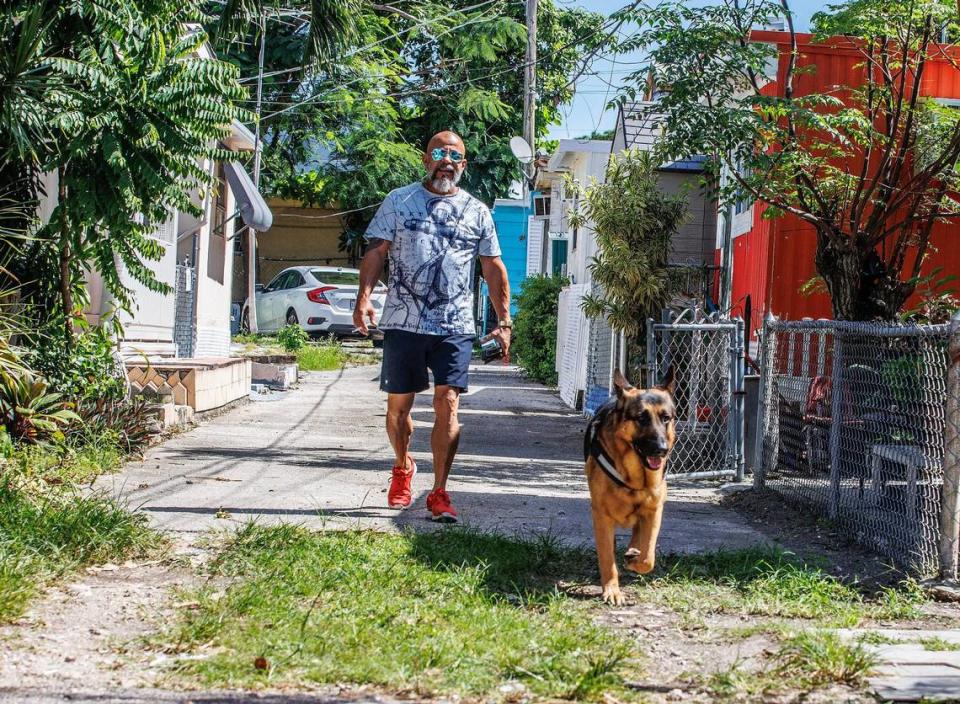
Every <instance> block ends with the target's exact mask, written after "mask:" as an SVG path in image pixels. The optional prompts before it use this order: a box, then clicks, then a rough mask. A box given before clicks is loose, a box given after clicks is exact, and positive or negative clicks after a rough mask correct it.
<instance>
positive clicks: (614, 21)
mask: <svg viewBox="0 0 960 704" xmlns="http://www.w3.org/2000/svg"><path fill="white" fill-rule="evenodd" d="M611 24H614V25H616V29H615V30H614V31H618V30H619V26H620V24H621V23H620V22H619V21H618V20H617V19H615V18H612V19H611V18H608V19H607V20H606V21H605V22H604V23H603V24H601V25H600V26H599V27H597V28H596V29H594V30H591V31H590V32H588V33H587V34H585V35H584V36H582V37H577V38H575V39H572V40H570V41H569V42H567V43H566V44H563V45H561V46H559V47H557V48H556V49H554V50H552V51H550V52H547V53H546V54H543V55H541V56H538V57H537V60H536V61H535V62H533V63H534V64H539V63H541V62H543V61H544V60H546V59H547V58H550V57H552V56H554V55H556V54H557V53H559V52H561V51H563V50H565V49H568V48H570V47H571V46H574V45H575V44H578V43H580V42H583V41H586V40H587V39H590V38H591V37H593V36H595V35H596V34H598V33H600V32H601V31H604V30H606V29H607V28H608V27H609V26H610V25H611ZM528 63H530V62H527V61H523V62H522V63H521V64H519V65H512V66H508V67H506V68H502V69H498V70H495V71H490V72H488V73H486V74H484V75H481V76H478V77H472V78H468V79H466V80H463V81H458V82H456V83H448V84H446V85H444V86H438V87H437V88H423V89H417V90H413V91H407V92H403V91H401V92H397V93H383V94H381V95H379V96H376V97H380V98H408V97H412V96H414V95H422V94H424V93H431V92H434V91H436V90H441V89H442V90H449V89H451V88H457V87H459V86H462V85H466V84H468V83H471V82H473V81H476V80H483V79H485V78H491V77H493V76H499V75H501V74H504V73H509V72H512V71H517V70H519V69H526V67H527V65H528ZM354 82H355V81H354ZM321 97H323V95H322V94H317V95H315V96H312V97H310V98H307V99H306V100H302V101H300V102H297V103H293V104H291V105H290V106H289V107H286V108H284V109H282V110H277V111H275V112H272V113H269V114H267V115H264V116H263V118H262V119H263V120H268V119H270V118H272V117H276V116H277V115H281V114H283V113H286V112H289V111H290V110H293V109H295V108H297V107H299V106H302V105H306V104H307V103H313V102H316V101H317V99H318V98H321ZM332 102H337V101H336V100H331V101H323V102H320V103H319V104H320V105H326V104H329V103H332Z"/></svg>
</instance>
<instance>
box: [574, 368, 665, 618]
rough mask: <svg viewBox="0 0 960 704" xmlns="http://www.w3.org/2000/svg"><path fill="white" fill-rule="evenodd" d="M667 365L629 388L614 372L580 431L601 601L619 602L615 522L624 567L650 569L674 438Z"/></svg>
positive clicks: (634, 570)
mask: <svg viewBox="0 0 960 704" xmlns="http://www.w3.org/2000/svg"><path fill="white" fill-rule="evenodd" d="M673 380H674V379H673V368H672V367H671V368H670V369H668V370H667V374H666V378H665V379H664V380H663V381H662V382H661V384H660V386H656V387H653V388H650V389H635V388H634V387H633V386H631V385H630V382H628V381H627V380H626V379H625V378H624V376H623V375H622V374H621V373H620V371H619V370H618V371H617V372H616V373H615V375H614V379H613V383H614V386H615V387H616V390H617V394H616V397H615V398H612V399H611V400H610V401H608V402H607V403H606V404H605V405H604V406H602V407H601V408H600V409H599V410H598V411H597V413H596V414H595V415H594V416H593V418H592V419H591V420H590V423H589V424H588V425H587V432H586V434H585V436H584V442H583V454H584V460H585V461H586V467H585V471H586V474H587V484H588V485H589V487H590V512H591V514H592V515H593V533H594V538H595V539H596V543H597V559H598V560H599V562H600V585H601V587H602V588H603V600H604V601H605V602H606V603H608V604H614V605H620V604H622V603H623V594H622V593H621V591H620V581H619V575H618V573H617V562H616V555H615V542H614V531H615V530H616V527H617V526H621V527H623V528H632V529H633V537H632V538H631V539H630V547H629V548H628V549H627V553H626V565H625V566H626V568H627V569H628V570H631V571H632V572H636V573H638V574H647V573H648V572H650V571H651V570H652V569H653V565H654V561H655V552H656V548H657V535H658V534H659V533H660V519H661V517H662V515H663V504H664V502H665V501H666V499H667V483H666V478H665V476H664V475H665V471H666V466H667V460H668V458H669V455H670V450H671V449H672V448H673V443H674V441H675V440H676V423H675V415H676V409H675V407H674V401H673Z"/></svg>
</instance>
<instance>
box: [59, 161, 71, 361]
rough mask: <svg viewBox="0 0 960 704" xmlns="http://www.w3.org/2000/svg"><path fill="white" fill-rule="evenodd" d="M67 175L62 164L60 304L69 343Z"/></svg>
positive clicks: (69, 276)
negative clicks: (65, 204)
mask: <svg viewBox="0 0 960 704" xmlns="http://www.w3.org/2000/svg"><path fill="white" fill-rule="evenodd" d="M65 176H66V169H65V168H64V167H62V166H61V167H60V168H59V169H58V171H57V180H58V192H57V195H58V201H57V205H58V206H59V208H60V306H61V308H62V310H63V332H64V335H65V336H66V340H67V344H68V345H69V344H72V342H73V291H72V290H71V283H72V281H71V278H72V277H71V271H70V268H71V267H70V259H71V253H70V229H69V224H68V222H67V210H66V207H65V206H64V203H66V200H67V186H66V183H65Z"/></svg>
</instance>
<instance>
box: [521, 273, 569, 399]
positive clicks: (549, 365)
mask: <svg viewBox="0 0 960 704" xmlns="http://www.w3.org/2000/svg"><path fill="white" fill-rule="evenodd" d="M569 283H570V279H568V278H566V277H565V276H529V277H527V278H526V279H524V280H523V283H522V284H521V286H520V293H518V294H517V295H516V296H515V298H516V301H517V315H516V318H515V319H514V321H513V326H514V327H513V340H512V342H511V344H510V354H511V355H512V356H513V357H514V358H515V359H516V360H517V363H518V364H519V365H520V366H521V367H522V368H523V371H524V372H526V374H527V375H529V376H530V377H531V378H533V379H536V380H537V381H540V382H542V383H544V384H549V385H551V386H555V385H556V383H557V370H556V369H555V368H554V366H555V363H556V350H557V306H558V303H559V296H560V291H561V289H563V287H564V286H567V285H568V284H569Z"/></svg>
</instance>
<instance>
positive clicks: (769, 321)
mask: <svg viewBox="0 0 960 704" xmlns="http://www.w3.org/2000/svg"><path fill="white" fill-rule="evenodd" d="M776 322H777V319H776V317H774V315H773V313H767V317H765V318H764V319H763V332H762V333H761V334H762V335H763V339H761V341H760V398H759V399H757V442H756V445H755V448H754V457H753V488H754V489H762V488H763V487H764V484H765V481H766V478H767V477H766V474H767V468H766V465H765V464H764V461H763V460H764V458H763V448H764V446H765V445H766V439H767V433H768V431H769V430H770V428H769V427H768V426H769V422H770V413H769V412H768V410H767V404H768V397H769V396H770V394H771V392H772V390H773V372H774V367H775V366H776V362H775V360H774V355H775V354H776V352H775V349H776V339H777V333H776V331H775V330H774V323H776Z"/></svg>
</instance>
